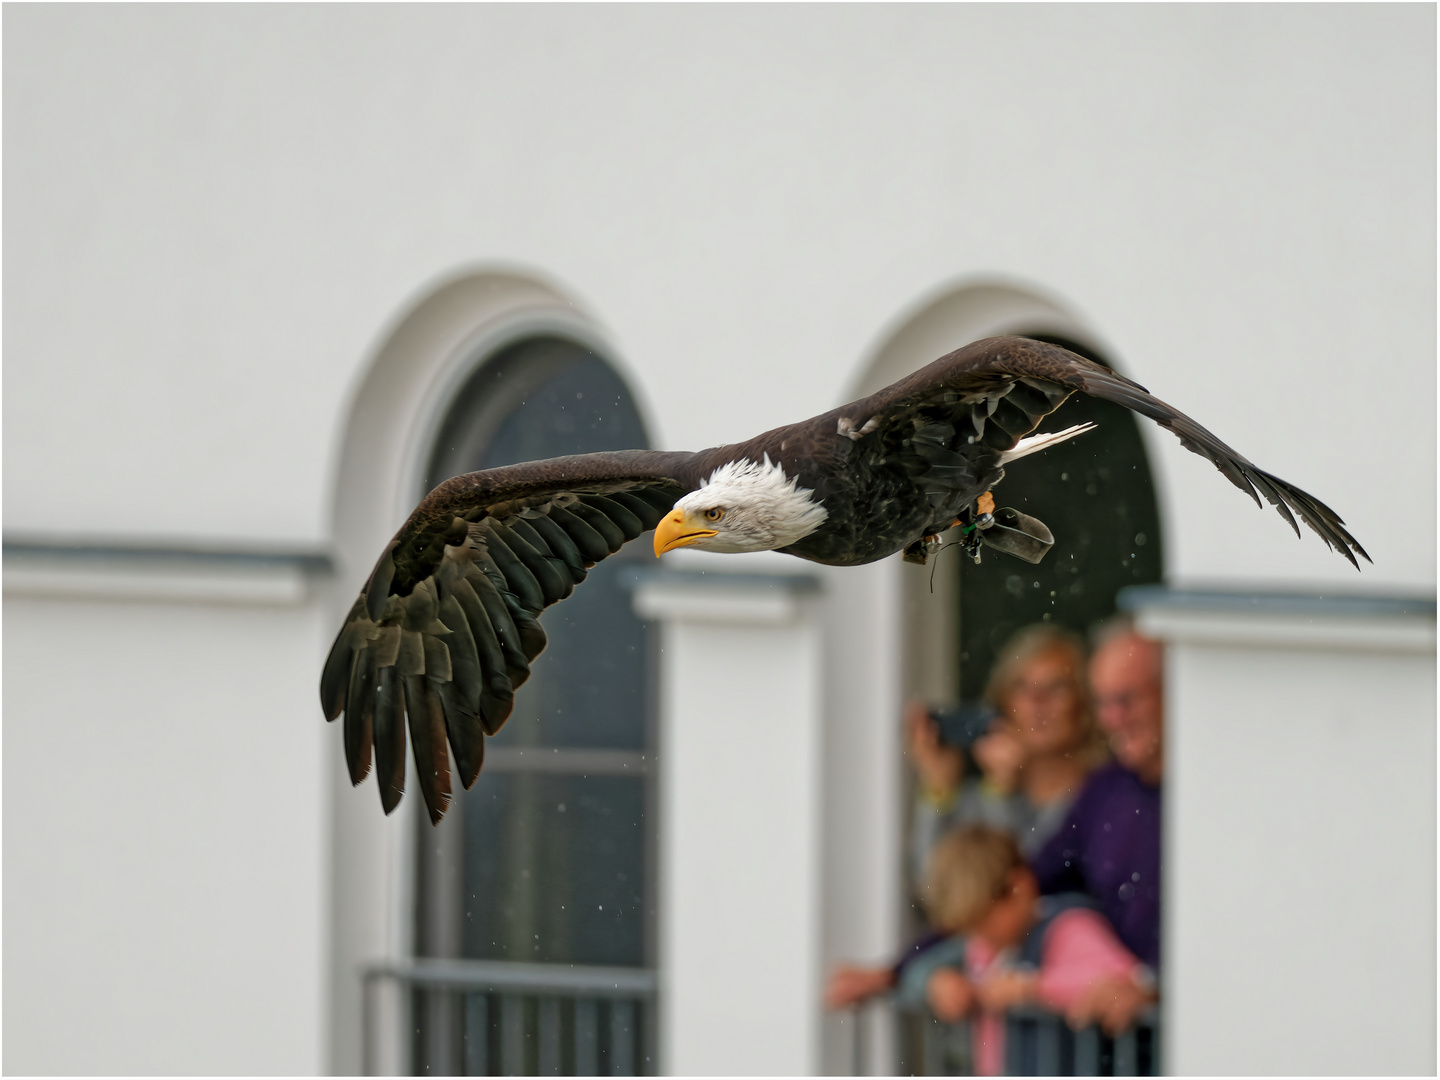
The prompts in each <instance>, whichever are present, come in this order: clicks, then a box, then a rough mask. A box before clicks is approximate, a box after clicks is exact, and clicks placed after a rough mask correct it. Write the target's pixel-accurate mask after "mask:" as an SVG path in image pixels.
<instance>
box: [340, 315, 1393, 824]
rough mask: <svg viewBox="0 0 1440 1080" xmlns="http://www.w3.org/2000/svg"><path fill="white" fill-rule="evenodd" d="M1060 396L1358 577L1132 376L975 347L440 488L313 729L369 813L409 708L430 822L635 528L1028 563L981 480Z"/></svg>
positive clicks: (992, 343)
mask: <svg viewBox="0 0 1440 1080" xmlns="http://www.w3.org/2000/svg"><path fill="white" fill-rule="evenodd" d="M1076 391H1079V392H1081V393H1085V394H1090V395H1092V396H1094V397H1098V398H1104V399H1105V400H1108V401H1114V402H1118V403H1119V404H1121V405H1124V406H1126V407H1128V408H1130V409H1133V410H1134V411H1136V412H1138V413H1140V414H1142V415H1144V416H1148V417H1149V418H1150V419H1152V420H1154V421H1155V422H1156V423H1158V424H1159V425H1160V426H1161V427H1164V428H1168V429H1169V430H1170V431H1173V432H1174V433H1175V434H1176V435H1177V436H1179V438H1180V441H1181V443H1182V444H1183V445H1184V446H1185V447H1186V448H1187V449H1189V450H1192V451H1194V452H1195V453H1197V454H1200V455H1202V456H1204V457H1206V458H1208V459H1209V460H1210V461H1212V462H1214V464H1215V466H1216V467H1217V468H1218V469H1219V470H1220V471H1221V472H1222V473H1224V474H1225V476H1226V477H1228V478H1229V479H1230V481H1231V482H1232V483H1234V484H1235V485H1236V486H1237V487H1239V488H1240V489H1241V490H1242V491H1244V492H1246V493H1247V494H1248V495H1250V496H1251V498H1253V499H1254V500H1255V502H1256V504H1257V505H1262V506H1263V504H1261V503H1260V496H1261V495H1263V496H1264V497H1265V498H1266V499H1267V500H1268V501H1269V502H1270V503H1271V504H1272V505H1273V506H1274V507H1275V508H1276V509H1277V510H1278V511H1279V513H1280V514H1281V516H1282V517H1284V518H1285V520H1286V521H1288V522H1289V523H1290V525H1291V527H1292V528H1294V529H1295V532H1296V535H1297V536H1298V535H1299V534H1300V530H1299V526H1298V525H1296V523H1295V517H1294V514H1298V515H1299V516H1300V518H1301V520H1303V521H1304V522H1305V523H1306V524H1307V525H1308V526H1309V527H1310V528H1311V529H1313V530H1314V531H1315V532H1316V533H1318V534H1319V535H1320V537H1321V539H1322V540H1324V541H1325V543H1326V544H1328V545H1329V546H1330V547H1332V548H1334V549H1335V550H1337V551H1338V552H1340V554H1342V555H1343V556H1345V558H1347V559H1349V560H1350V562H1351V563H1352V564H1354V565H1355V566H1356V568H1357V569H1358V568H1359V563H1358V562H1356V558H1355V557H1356V556H1357V555H1359V556H1360V557H1362V558H1365V559H1367V560H1368V559H1369V556H1368V555H1366V554H1365V551H1364V549H1363V548H1362V547H1361V546H1360V545H1359V543H1357V542H1356V540H1355V538H1354V537H1352V536H1351V535H1350V533H1349V532H1347V531H1346V529H1345V527H1344V522H1342V521H1341V519H1340V518H1339V516H1338V515H1336V514H1335V512H1334V511H1332V510H1331V509H1330V508H1329V507H1328V506H1326V505H1325V504H1324V503H1322V502H1320V501H1319V500H1318V499H1315V498H1314V497H1312V496H1310V495H1307V494H1306V493H1305V492H1303V491H1301V490H1300V489H1298V488H1296V487H1293V486H1292V485H1290V484H1287V483H1286V482H1285V481H1283V480H1281V479H1279V478H1278V477H1275V476H1272V475H1270V474H1269V473H1266V472H1263V471H1262V470H1260V469H1258V468H1256V467H1255V466H1254V465H1252V464H1251V463H1250V462H1249V461H1247V460H1246V459H1245V458H1244V457H1242V456H1240V455H1239V454H1238V453H1236V452H1235V451H1234V450H1232V449H1231V448H1230V447H1228V446H1226V445H1225V444H1224V443H1223V442H1221V441H1220V440H1219V439H1217V438H1216V437H1215V436H1214V435H1212V434H1210V432H1209V431H1207V430H1205V428H1203V427H1201V426H1200V425H1199V424H1197V423H1195V421H1193V420H1191V419H1190V418H1189V417H1188V416H1185V415H1184V414H1183V413H1181V412H1179V411H1178V410H1176V409H1173V408H1171V407H1170V406H1169V405H1167V404H1165V403H1164V402H1163V401H1160V400H1159V399H1157V398H1155V397H1152V396H1151V395H1150V393H1149V392H1148V391H1147V390H1146V389H1145V388H1144V387H1143V386H1140V385H1139V384H1138V383H1135V382H1132V381H1131V380H1129V379H1127V378H1124V377H1123V376H1121V375H1119V374H1117V373H1116V372H1114V371H1112V370H1110V369H1109V368H1107V367H1105V366H1103V365H1101V364H1098V363H1095V362H1093V361H1090V360H1087V359H1085V358H1083V357H1080V356H1077V355H1075V354H1074V353H1072V352H1069V351H1068V350H1066V349H1063V348H1061V347H1060V346H1058V345H1051V344H1046V343H1043V342H1039V341H1034V340H1031V339H1028V338H1020V337H999V338H989V339H987V340H984V341H977V342H975V343H974V344H971V345H967V346H965V347H964V348H962V349H959V350H957V351H955V352H953V353H950V354H949V355H947V356H943V357H941V358H940V359H939V360H936V361H935V362H934V363H932V364H929V365H927V366H926V367H924V368H921V369H920V370H919V371H917V372H915V373H914V374H912V375H910V376H908V377H907V378H904V379H901V380H900V381H899V382H897V383H895V384H893V385H892V386H888V387H886V388H885V389H884V390H881V391H879V392H878V393H876V394H872V395H871V396H869V397H867V398H863V399H862V400H860V401H856V402H852V403H851V404H849V405H845V406H842V407H841V408H838V409H833V410H831V411H830V412H827V413H823V414H821V415H820V416H817V417H814V418H813V419H810V420H806V421H804V422H802V423H799V424H792V425H790V426H789V427H781V428H776V429H775V430H773V431H767V432H766V433H765V434H763V435H758V436H756V437H755V438H753V439H751V440H749V441H748V442H743V443H736V444H732V445H729V446H719V447H715V448H713V449H710V450H702V451H700V452H698V453H684V452H660V451H648V450H628V451H617V452H611V453H598V454H580V455H575V456H571V457H561V458H551V459H549V460H547V461H531V462H526V463H525V464H522V465H509V466H505V467H503V468H498V469H486V470H485V471H483V472H474V473H466V474H465V475H463V476H455V477H452V478H451V479H449V480H446V481H445V482H444V483H442V484H440V485H439V486H438V487H437V488H435V490H434V491H432V492H430V494H429V495H427V496H425V498H424V500H422V501H421V503H420V505H419V506H418V507H416V508H415V511H414V513H412V514H411V515H410V517H409V519H408V520H407V521H406V522H405V524H404V525H403V526H402V527H401V529H400V531H399V532H398V533H397V534H396V535H395V538H394V539H393V540H391V541H390V543H389V545H388V546H387V547H386V548H385V551H384V552H383V553H382V554H381V556H380V560H379V562H378V563H377V564H376V565H375V569H374V571H373V572H372V573H371V575H370V579H369V580H368V581H367V582H366V583H365V587H364V588H363V589H362V590H361V592H360V597H359V599H357V600H356V601H355V604H354V606H353V607H352V608H351V609H350V614H349V615H348V616H347V618H346V620H345V625H344V627H343V628H342V629H341V631H340V634H339V636H338V637H337V638H336V640H335V644H334V646H333V647H332V649H331V651H330V655H329V658H328V659H327V661H326V663H325V668H324V672H323V674H322V676H321V680H320V700H321V704H322V706H323V708H324V710H325V716H326V719H327V720H334V719H335V718H336V717H338V716H339V715H340V714H341V713H342V712H343V713H344V715H345V724H344V742H345V756H346V760H347V763H348V765H349V770H350V778H351V780H352V781H353V782H354V783H356V784H359V783H360V782H361V780H363V779H364V778H365V776H366V775H367V774H368V773H369V771H370V762H371V755H372V752H373V755H374V761H375V767H376V772H377V774H378V780H379V786H380V801H381V804H382V805H383V806H384V808H385V812H386V813H387V814H388V813H390V812H391V811H392V810H394V809H395V807H396V806H397V805H398V804H399V802H400V797H401V795H402V793H403V791H404V787H405V726H406V718H407V717H408V720H409V728H410V743H411V746H412V748H413V750H414V755H415V765H416V770H417V773H418V776H419V782H420V790H421V792H422V794H423V795H424V797H425V805H426V807H427V808H428V809H429V812H430V818H431V820H432V821H435V822H438V821H439V820H440V818H441V817H442V816H443V814H444V813H445V810H446V808H447V806H448V805H449V801H450V790H451V786H450V758H449V755H448V754H447V752H446V743H447V741H448V743H449V747H450V750H452V751H453V752H454V761H455V767H456V769H457V770H458V772H459V776H460V780H461V782H462V783H463V784H464V785H465V787H467V788H468V787H470V785H471V784H473V783H474V782H475V778H476V777H477V776H478V775H479V773H480V767H481V764H482V763H483V761H484V757H485V737H486V736H487V735H493V734H495V732H497V731H498V730H499V729H500V726H501V725H502V724H504V723H505V720H506V719H507V718H508V717H509V715H510V711H511V708H512V706H513V703H514V695H515V690H516V688H517V687H519V686H520V685H521V684H522V683H524V682H525V680H526V679H527V678H528V677H529V675H530V665H531V664H532V663H533V662H534V660H535V658H536V657H537V656H538V655H539V654H540V652H541V651H542V650H543V649H544V648H545V631H544V630H543V629H541V627H540V623H539V619H538V617H539V615H540V613H541V612H542V611H544V610H545V609H546V608H547V607H549V606H550V605H551V604H554V603H556V602H557V601H560V600H563V599H565V598H566V597H567V596H569V595H570V593H571V592H572V591H573V590H574V588H575V586H576V585H579V584H580V583H581V582H583V581H584V580H585V576H586V571H587V570H588V569H589V568H591V567H593V566H594V565H595V564H596V563H598V562H600V561H601V560H602V559H604V558H606V557H607V556H609V555H612V554H614V553H615V552H617V551H619V550H620V548H621V547H622V546H623V545H624V544H626V543H627V542H629V541H631V540H634V539H635V538H636V537H638V536H640V535H641V534H642V533H645V532H648V531H650V530H652V529H653V530H654V545H655V554H656V556H660V555H662V554H664V553H665V552H667V551H672V550H674V549H676V548H680V547H693V548H698V549H700V550H705V551H718V552H745V551H782V552H785V553H786V554H789V555H795V556H797V557H799V558H802V559H809V560H811V561H812V562H818V563H825V564H828V565H831V566H858V565H861V564H863V563H869V562H874V561H875V560H877V559H883V558H885V557H887V556H889V555H893V554H895V553H896V552H902V553H903V557H904V558H906V559H909V560H911V561H916V562H924V561H925V559H926V558H927V556H928V555H929V554H931V553H932V552H933V551H934V550H935V549H936V548H937V547H938V545H939V536H940V534H941V533H943V532H946V531H947V530H949V529H951V528H952V527H955V526H959V527H960V530H961V536H962V541H961V542H962V543H963V544H964V547H965V550H966V551H968V552H969V553H970V554H971V555H972V556H973V557H975V558H977V559H978V558H979V556H980V551H981V548H982V547H990V548H993V549H996V550H998V551H1001V552H1004V553H1006V554H1009V555H1014V556H1017V557H1019V558H1022V559H1027V560H1029V561H1031V562H1038V561H1039V560H1040V559H1041V558H1042V557H1043V556H1044V554H1045V552H1046V551H1047V550H1048V549H1049V547H1050V546H1051V544H1053V542H1054V540H1053V537H1052V536H1051V534H1050V531H1049V530H1048V529H1047V528H1046V527H1045V526H1044V525H1043V524H1042V523H1041V522H1039V521H1037V520H1036V519H1034V518H1032V517H1030V516H1028V515H1025V514H1021V513H1019V512H1018V511H1016V510H1013V509H1010V508H1008V507H1001V508H997V507H995V505H994V501H993V497H992V495H991V491H992V489H993V488H994V487H995V486H996V485H997V484H998V483H999V482H1000V480H1001V478H1002V477H1003V476H1004V475H1005V465H1006V464H1007V463H1009V462H1011V461H1014V460H1016V459H1018V458H1021V457H1024V456H1026V455H1027V454H1031V453H1035V452H1036V451H1038V450H1042V449H1044V448H1045V447H1047V446H1051V445H1054V444H1055V443H1057V442H1060V441H1063V440H1064V439H1067V438H1071V437H1074V436H1075V435H1079V434H1082V433H1083V432H1084V431H1085V430H1087V429H1088V427H1089V425H1080V426H1078V427H1075V428H1069V429H1067V430H1065V431H1061V432H1055V433H1053V434H1047V435H1035V434H1032V433H1033V432H1034V431H1035V429H1036V428H1037V427H1038V426H1039V424H1040V422H1041V421H1042V420H1043V419H1044V418H1045V417H1046V416H1048V415H1049V414H1050V413H1052V412H1054V411H1055V409H1057V408H1058V407H1059V406H1060V405H1061V404H1062V403H1063V402H1064V401H1065V400H1066V398H1068V397H1069V396H1070V395H1071V394H1072V393H1074V392H1076ZM1291 511H1294V514H1292V512H1291Z"/></svg>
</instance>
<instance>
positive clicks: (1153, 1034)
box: [854, 1006, 1161, 1076]
mask: <svg viewBox="0 0 1440 1080" xmlns="http://www.w3.org/2000/svg"><path fill="white" fill-rule="evenodd" d="M892 1009H893V1015H894V1016H895V1020H896V1022H897V1024H898V1025H899V1029H900V1030H899V1036H900V1037H899V1040H898V1046H899V1049H900V1060H899V1061H898V1062H897V1063H896V1067H895V1071H896V1072H898V1073H900V1074H902V1075H903V1074H910V1075H918V1076H973V1075H975V1061H974V1056H973V1052H974V1047H973V1043H972V1040H971V1031H970V1025H969V1024H968V1023H966V1022H964V1021H962V1022H960V1023H958V1024H947V1023H943V1022H942V1021H939V1020H936V1019H935V1018H934V1017H933V1016H932V1015H930V1013H929V1011H928V1010H925V1009H916V1008H905V1007H900V1006H893V1007H892ZM859 1020H860V1018H859V1017H858V1016H857V1017H856V1023H855V1026H854V1030H855V1032H856V1038H857V1042H856V1044H855V1047H854V1061H855V1063H856V1066H857V1068H858V1067H859V1066H860V1065H861V1063H863V1062H864V1061H865V1047H864V1045H863V1043H862V1042H861V1041H860V1039H861V1038H862V1036H861V1034H860V1033H861V1032H862V1031H863V1025H862V1024H861V1023H860V1022H859ZM1160 1065H1161V1058H1160V1015H1159V1010H1158V1009H1156V1008H1154V1007H1153V1006H1152V1007H1151V1008H1149V1009H1147V1010H1145V1012H1143V1013H1142V1014H1141V1015H1140V1017H1139V1018H1138V1019H1137V1021H1136V1023H1135V1024H1134V1026H1133V1027H1131V1028H1129V1029H1128V1030H1126V1031H1123V1032H1121V1033H1120V1034H1119V1035H1116V1036H1114V1037H1113V1038H1112V1037H1111V1036H1109V1035H1106V1034H1105V1033H1104V1032H1102V1031H1101V1030H1100V1029H1099V1028H1098V1027H1095V1026H1093V1025H1092V1026H1090V1027H1087V1028H1084V1029H1082V1030H1080V1031H1072V1030H1071V1029H1070V1027H1069V1025H1068V1024H1066V1022H1065V1019H1064V1017H1062V1016H1060V1015H1058V1014H1056V1013H1053V1012H1050V1011H1049V1010H1048V1009H1042V1008H1036V1007H1033V1006H1025V1007H1022V1008H1016V1009H1012V1010H1010V1011H1009V1012H1008V1013H1007V1014H1006V1017H1005V1075H1007V1076H1158V1075H1159V1074H1160Z"/></svg>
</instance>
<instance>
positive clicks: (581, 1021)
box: [575, 998, 600, 1076]
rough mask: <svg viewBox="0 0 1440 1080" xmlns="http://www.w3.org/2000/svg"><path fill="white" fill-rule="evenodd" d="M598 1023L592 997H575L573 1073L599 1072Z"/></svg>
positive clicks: (587, 1073)
mask: <svg viewBox="0 0 1440 1080" xmlns="http://www.w3.org/2000/svg"><path fill="white" fill-rule="evenodd" d="M599 1044H600V1025H599V1022H598V1018H597V1017H596V1015H595V999H594V998H576V999H575V1075H576V1076H595V1075H597V1074H598V1073H599V1071H600V1069H599V1057H600V1045H599Z"/></svg>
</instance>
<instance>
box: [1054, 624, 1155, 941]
mask: <svg viewBox="0 0 1440 1080" xmlns="http://www.w3.org/2000/svg"><path fill="white" fill-rule="evenodd" d="M1162 675H1163V654H1162V651H1161V646H1160V645H1159V644H1158V643H1157V642H1154V641H1151V640H1149V639H1148V638H1144V637H1141V636H1140V635H1139V634H1137V633H1136V632H1135V631H1134V630H1133V629H1131V628H1130V627H1128V626H1126V625H1119V626H1116V627H1112V628H1111V629H1110V631H1109V633H1107V634H1105V635H1103V636H1102V637H1101V639H1100V641H1099V643H1098V645H1097V647H1096V649H1095V652H1094V655H1093V656H1092V657H1091V659H1090V689H1091V693H1092V695H1093V698H1094V704H1095V716H1096V719H1097V720H1098V722H1099V724H1100V728H1101V730H1102V731H1104V733H1105V735H1106V737H1107V738H1108V739H1109V741H1110V750H1111V752H1112V753H1113V754H1114V755H1115V760H1114V761H1113V762H1111V763H1110V764H1108V765H1105V766H1102V767H1101V768H1099V769H1096V770H1095V771H1094V772H1093V773H1091V774H1090V776H1089V777H1088V778H1087V779H1086V781H1085V785H1084V787H1082V788H1081V789H1080V794H1079V795H1078V796H1076V798H1075V802H1074V803H1073V804H1072V805H1071V807H1070V810H1069V812H1068V813H1067V814H1066V816H1065V820H1064V822H1063V823H1062V824H1061V826H1060V829H1059V831H1057V832H1056V833H1055V835H1054V836H1053V837H1051V839H1050V841H1049V842H1048V843H1046V844H1045V846H1044V847H1042V848H1041V849H1040V850H1039V851H1038V852H1036V853H1035V855H1034V856H1033V858H1032V859H1031V860H1030V868H1031V869H1032V870H1033V871H1034V872H1035V876H1036V878H1037V879H1038V880H1039V882H1040V888H1041V891H1042V892H1045V893H1061V892H1084V893H1089V894H1090V895H1091V896H1093V897H1094V898H1095V899H1096V900H1097V901H1098V902H1099V905H1100V910H1101V911H1102V912H1103V913H1104V914H1105V916H1106V918H1108V919H1109V920H1110V922H1111V924H1112V925H1113V926H1114V927H1115V931H1116V933H1117V934H1118V935H1119V937H1120V940H1121V941H1123V942H1124V943H1125V944H1126V946H1128V947H1129V949H1130V950H1131V951H1132V952H1133V953H1135V955H1136V956H1138V957H1139V958H1140V959H1141V960H1143V961H1144V962H1145V963H1146V964H1148V965H1149V966H1150V968H1151V969H1152V970H1158V968H1159V963H1160V778H1161V776H1162V775H1163V773H1164V760H1165V753H1164V751H1165V714H1164V694H1163V689H1162V682H1161V679H1162Z"/></svg>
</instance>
